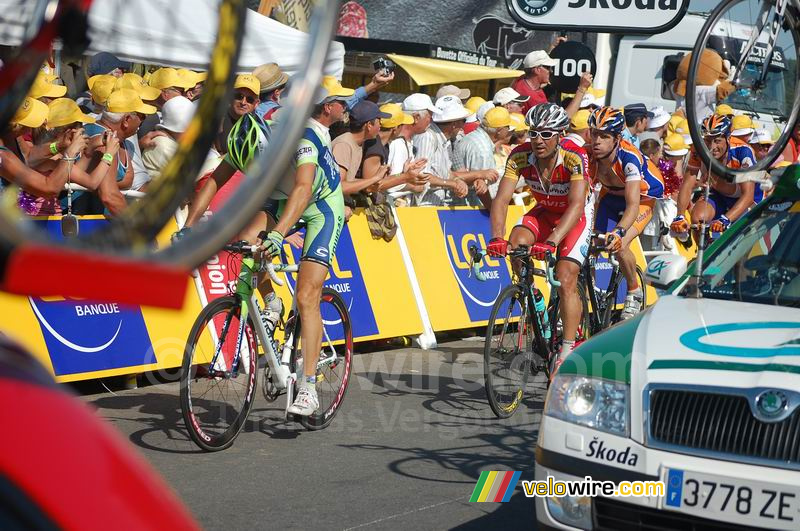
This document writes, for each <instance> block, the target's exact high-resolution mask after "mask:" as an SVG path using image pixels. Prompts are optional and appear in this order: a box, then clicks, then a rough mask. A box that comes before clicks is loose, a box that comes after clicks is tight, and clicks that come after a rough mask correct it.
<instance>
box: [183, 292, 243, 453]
mask: <svg viewBox="0 0 800 531" xmlns="http://www.w3.org/2000/svg"><path fill="white" fill-rule="evenodd" d="M241 310H242V302H241V300H240V299H238V298H237V297H234V296H227V297H221V298H219V299H216V300H215V301H213V302H211V303H210V304H209V305H208V306H206V307H205V308H204V309H203V311H202V312H200V315H199V316H198V317H197V320H196V321H195V323H194V325H193V326H192V330H191V332H190V333H189V338H188V339H187V340H186V349H185V350H184V355H183V365H182V367H181V379H180V382H181V389H180V393H181V411H182V413H183V420H184V422H185V423H186V429H187V430H188V431H189V436H190V437H191V438H192V440H193V441H194V442H195V444H197V446H199V447H200V448H202V449H203V450H206V451H208V452H215V451H218V450H224V449H225V448H228V447H229V446H230V445H231V444H233V441H234V440H235V439H236V436H237V435H239V432H240V431H241V429H242V426H244V422H245V420H247V415H248V414H249V413H250V409H252V407H253V401H254V398H255V390H256V384H257V380H258V344H257V340H256V334H255V326H254V324H253V320H252V317H251V316H249V315H248V316H247V318H246V320H245V322H242V312H241Z"/></svg>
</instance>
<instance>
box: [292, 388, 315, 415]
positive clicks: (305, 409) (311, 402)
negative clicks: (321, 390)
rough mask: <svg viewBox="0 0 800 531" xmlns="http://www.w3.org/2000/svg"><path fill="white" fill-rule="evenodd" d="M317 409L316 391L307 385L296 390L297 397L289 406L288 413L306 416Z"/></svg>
mask: <svg viewBox="0 0 800 531" xmlns="http://www.w3.org/2000/svg"><path fill="white" fill-rule="evenodd" d="M317 409H319V398H317V392H316V391H314V390H313V389H310V388H308V387H301V388H300V390H299V391H298V392H297V398H295V399H294V403H293V404H292V405H291V406H289V413H292V414H293V415H298V416H301V417H308V416H309V415H311V414H312V413H314V412H315V411H316V410H317Z"/></svg>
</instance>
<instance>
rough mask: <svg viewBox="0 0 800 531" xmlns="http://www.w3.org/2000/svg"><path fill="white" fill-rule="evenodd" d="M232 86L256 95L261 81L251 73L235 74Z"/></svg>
mask: <svg viewBox="0 0 800 531" xmlns="http://www.w3.org/2000/svg"><path fill="white" fill-rule="evenodd" d="M192 86H194V85H192ZM233 88H235V89H240V88H246V89H249V90H251V91H252V92H253V94H255V95H256V96H258V93H259V91H260V90H261V81H259V80H258V78H257V77H256V76H254V75H253V74H244V75H241V76H236V82H235V83H234V84H233Z"/></svg>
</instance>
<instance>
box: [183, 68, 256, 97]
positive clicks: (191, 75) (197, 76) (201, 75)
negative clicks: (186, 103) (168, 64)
mask: <svg viewBox="0 0 800 531" xmlns="http://www.w3.org/2000/svg"><path fill="white" fill-rule="evenodd" d="M178 76H179V77H180V78H181V79H185V80H186V83H187V84H189V83H191V84H192V86H191V87H189V88H194V86H195V85H197V84H198V83H202V82H203V81H205V80H206V78H207V77H208V74H207V73H205V72H193V71H191V70H188V69H186V68H179V69H178ZM256 94H258V93H257V92H256Z"/></svg>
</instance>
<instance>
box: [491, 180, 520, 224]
mask: <svg viewBox="0 0 800 531" xmlns="http://www.w3.org/2000/svg"><path fill="white" fill-rule="evenodd" d="M516 188H517V180H516V179H506V178H503V179H501V180H500V186H499V187H498V188H497V195H495V196H494V200H492V211H491V214H490V220H491V223H492V238H503V237H505V235H506V216H507V215H508V204H509V203H510V202H511V197H512V196H513V195H514V190H516Z"/></svg>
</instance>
